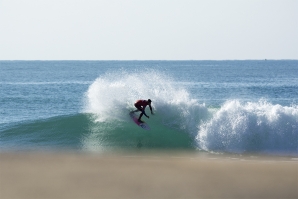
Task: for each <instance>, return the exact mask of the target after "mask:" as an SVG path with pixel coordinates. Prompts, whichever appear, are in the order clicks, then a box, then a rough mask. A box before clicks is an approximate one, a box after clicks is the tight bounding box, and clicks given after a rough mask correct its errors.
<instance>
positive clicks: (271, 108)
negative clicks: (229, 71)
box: [0, 70, 298, 155]
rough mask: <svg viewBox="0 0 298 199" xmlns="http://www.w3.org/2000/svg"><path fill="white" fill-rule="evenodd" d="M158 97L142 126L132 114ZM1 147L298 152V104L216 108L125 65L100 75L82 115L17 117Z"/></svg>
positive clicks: (159, 76) (234, 103) (154, 74)
mask: <svg viewBox="0 0 298 199" xmlns="http://www.w3.org/2000/svg"><path fill="white" fill-rule="evenodd" d="M148 98H150V99H151V100H152V106H153V110H154V113H155V114H154V115H150V113H149V112H150V111H148V110H147V113H148V115H149V116H150V118H149V119H147V118H145V117H144V118H143V120H144V121H145V122H147V123H148V125H149V126H150V127H151V130H150V131H144V130H143V129H141V128H140V127H138V126H137V125H135V124H134V123H133V122H132V121H131V119H130V117H129V112H130V111H131V110H134V109H135V108H134V106H133V104H134V102H135V101H136V100H137V99H148ZM0 136H1V137H0V138H1V139H0V148H1V149H5V148H42V149H44V148H50V149H53V148H59V149H60V148H66V149H69V148H70V149H77V150H82V151H105V150H108V151H109V150H114V149H115V150H118V149H120V150H122V149H136V148H145V149H187V150H203V151H208V152H222V153H227V152H228V153H230V152H232V153H272V154H286V155H293V154H294V155H298V149H297V146H298V143H297V140H298V107H297V105H292V106H282V105H279V104H271V103H269V102H267V101H266V100H260V101H258V102H240V101H239V100H236V99H234V100H230V101H227V102H225V103H224V104H223V105H222V106H220V107H215V108H214V107H208V106H206V105H205V104H204V103H200V101H199V99H194V98H192V96H191V95H190V94H189V92H188V87H187V85H183V84H182V85H181V84H177V82H175V81H174V80H173V79H172V78H171V77H169V75H167V74H166V73H162V72H158V71H156V70H155V71H154V70H145V71H142V72H140V71H137V70H135V71H130V72H127V71H125V70H120V71H117V72H111V73H106V74H105V75H102V76H100V77H98V78H97V79H96V80H95V81H94V82H93V83H92V84H91V85H90V86H89V88H88V90H87V91H86V93H85V96H84V108H83V110H81V113H78V114H75V115H65V116H58V117H53V118H49V119H46V120H44V119H43V120H35V121H27V122H21V123H13V124H9V125H5V126H2V127H1V129H0Z"/></svg>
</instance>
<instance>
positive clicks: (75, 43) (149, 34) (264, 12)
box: [0, 0, 298, 60]
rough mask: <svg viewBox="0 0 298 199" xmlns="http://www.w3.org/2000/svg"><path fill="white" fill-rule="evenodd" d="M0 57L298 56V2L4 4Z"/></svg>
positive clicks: (68, 0) (45, 0)
mask: <svg viewBox="0 0 298 199" xmlns="http://www.w3.org/2000/svg"><path fill="white" fill-rule="evenodd" d="M0 27H1V31H0V60H230V59H232V60H234V59H298V36H297V35H298V1H297V0H224V1H223V0H26V1H24V0H0Z"/></svg>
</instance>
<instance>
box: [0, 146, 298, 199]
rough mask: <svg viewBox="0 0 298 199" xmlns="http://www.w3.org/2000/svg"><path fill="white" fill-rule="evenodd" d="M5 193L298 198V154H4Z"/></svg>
mask: <svg viewBox="0 0 298 199" xmlns="http://www.w3.org/2000/svg"><path fill="white" fill-rule="evenodd" d="M0 198H1V199H8V198H9V199H17V198H30V199H34V198H38V199H43V198H83V199H85V198H258V199H261V198H262V199H265V198H268V199H269V198H271V199H272V198H293V199H294V198H295V199H297V198H298V158H295V157H283V158H280V157H253V156H245V157H244V156H231V157H229V156H225V157H224V156H222V155H206V154H201V153H199V154H198V153H178V152H171V153H133V154H132V153H123V154H84V153H67V152H65V153H54V152H48V153H46V152H43V153H33V152H27V153H24V152H23V153H12V152H8V153H5V152H2V153H0Z"/></svg>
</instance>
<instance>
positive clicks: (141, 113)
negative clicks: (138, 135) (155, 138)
mask: <svg viewBox="0 0 298 199" xmlns="http://www.w3.org/2000/svg"><path fill="white" fill-rule="evenodd" d="M143 115H144V113H143V111H142V113H141V114H140V117H139V119H138V121H139V122H143V121H142V120H141V118H142V116H143Z"/></svg>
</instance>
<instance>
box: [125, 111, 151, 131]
mask: <svg viewBox="0 0 298 199" xmlns="http://www.w3.org/2000/svg"><path fill="white" fill-rule="evenodd" d="M129 116H130V117H131V119H132V120H133V121H134V123H136V124H137V125H138V126H139V127H141V128H142V129H144V130H150V127H149V125H148V124H146V123H145V122H139V121H138V119H139V116H137V115H136V114H135V113H134V112H130V113H129Z"/></svg>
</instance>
